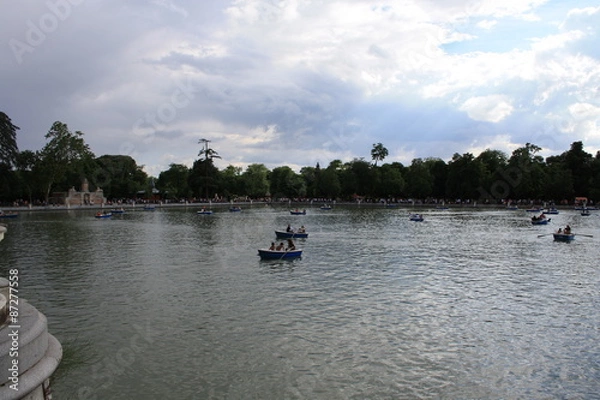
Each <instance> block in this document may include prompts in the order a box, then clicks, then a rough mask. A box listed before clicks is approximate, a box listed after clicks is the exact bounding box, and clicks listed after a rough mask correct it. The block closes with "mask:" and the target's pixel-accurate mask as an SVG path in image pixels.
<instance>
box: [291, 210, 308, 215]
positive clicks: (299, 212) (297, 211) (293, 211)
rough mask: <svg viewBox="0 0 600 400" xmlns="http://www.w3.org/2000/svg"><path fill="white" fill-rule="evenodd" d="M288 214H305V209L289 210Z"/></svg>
mask: <svg viewBox="0 0 600 400" xmlns="http://www.w3.org/2000/svg"><path fill="white" fill-rule="evenodd" d="M290 214H292V215H306V210H302V211H300V210H290Z"/></svg>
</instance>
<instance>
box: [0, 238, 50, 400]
mask: <svg viewBox="0 0 600 400" xmlns="http://www.w3.org/2000/svg"><path fill="white" fill-rule="evenodd" d="M5 229H6V228H5ZM9 271H11V270H10V269H9ZM13 277H16V278H18V275H17V276H15V275H11V277H9V279H11V278H13ZM9 282H10V283H12V284H13V288H14V289H18V287H17V286H16V284H15V283H17V282H18V280H17V279H12V280H10V281H9V280H7V279H5V278H0V399H2V400H49V399H50V398H51V393H50V376H51V375H52V374H53V373H54V371H55V370H56V368H57V367H58V364H59V363H60V360H61V359H62V347H61V345H60V343H59V342H58V340H56V338H55V337H54V336H52V335H51V334H50V333H48V322H47V320H46V317H45V316H44V314H42V313H41V312H39V311H38V310H37V309H36V308H35V307H33V306H32V305H31V304H29V303H28V302H27V301H26V300H25V299H23V298H21V297H20V296H19V293H18V292H16V291H14V290H13V291H12V293H11V284H10V283H9Z"/></svg>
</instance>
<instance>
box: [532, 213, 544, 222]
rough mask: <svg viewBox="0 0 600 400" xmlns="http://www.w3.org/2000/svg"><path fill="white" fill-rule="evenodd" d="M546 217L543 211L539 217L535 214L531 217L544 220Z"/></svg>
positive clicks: (533, 219)
mask: <svg viewBox="0 0 600 400" xmlns="http://www.w3.org/2000/svg"><path fill="white" fill-rule="evenodd" d="M545 219H546V214H544V213H541V214H540V216H539V217H536V216H535V215H534V216H533V217H531V220H532V221H543V220H545Z"/></svg>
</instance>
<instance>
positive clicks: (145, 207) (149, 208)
mask: <svg viewBox="0 0 600 400" xmlns="http://www.w3.org/2000/svg"><path fill="white" fill-rule="evenodd" d="M154 210H156V206H144V211H154Z"/></svg>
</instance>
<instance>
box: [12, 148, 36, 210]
mask: <svg viewBox="0 0 600 400" xmlns="http://www.w3.org/2000/svg"><path fill="white" fill-rule="evenodd" d="M39 159H40V155H39V153H38V152H33V151H31V150H23V151H21V152H20V153H19V154H18V156H17V163H16V167H17V176H18V177H19V186H20V190H19V197H22V198H25V199H27V200H28V201H29V204H31V203H32V202H33V196H34V194H35V193H36V188H37V187H39V182H38V177H37V176H36V175H35V174H34V173H33V171H34V169H35V166H36V165H37V163H38V162H39Z"/></svg>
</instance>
